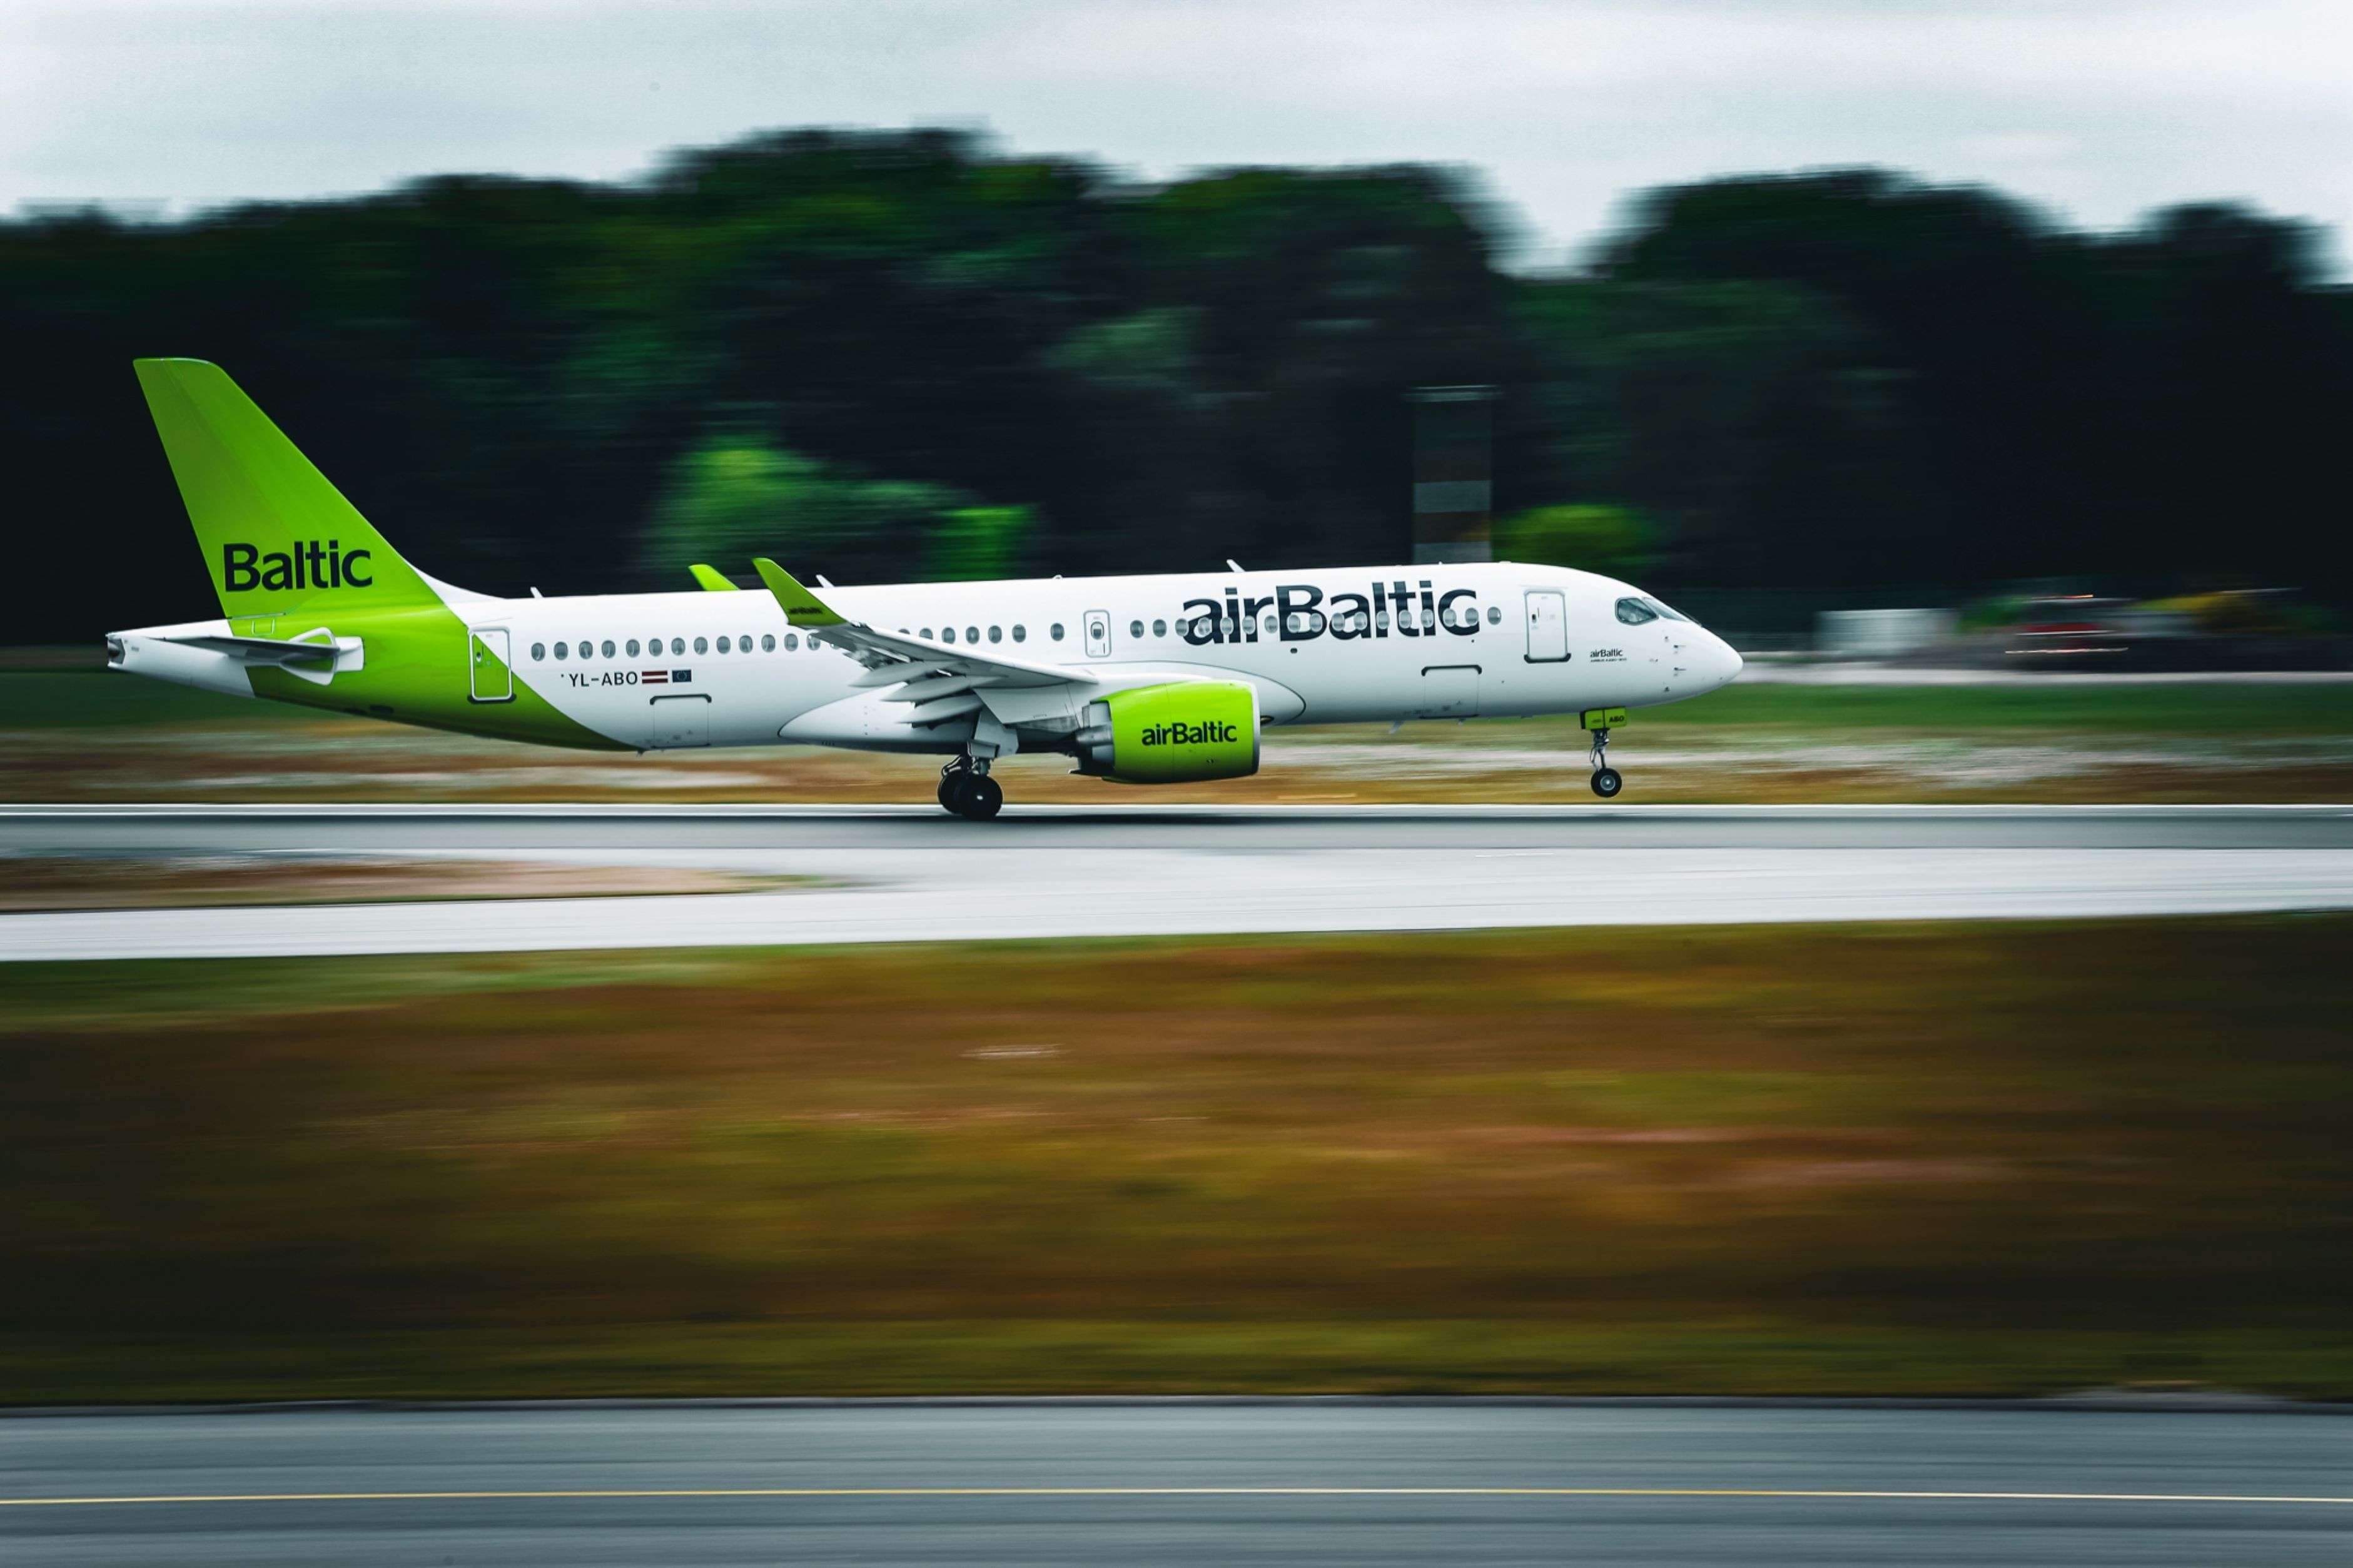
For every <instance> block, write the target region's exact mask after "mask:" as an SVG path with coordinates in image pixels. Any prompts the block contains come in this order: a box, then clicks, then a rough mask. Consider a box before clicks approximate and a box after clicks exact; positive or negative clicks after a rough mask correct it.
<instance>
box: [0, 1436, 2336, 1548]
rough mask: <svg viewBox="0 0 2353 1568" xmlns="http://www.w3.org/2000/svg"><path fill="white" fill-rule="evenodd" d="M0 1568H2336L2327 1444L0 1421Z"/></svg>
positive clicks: (2183, 1439)
mask: <svg viewBox="0 0 2353 1568" xmlns="http://www.w3.org/2000/svg"><path fill="white" fill-rule="evenodd" d="M0 1497H4V1498H5V1500H0V1557H5V1560H6V1561H7V1562H8V1563H11V1564H13V1565H16V1568H46V1565H49V1564H76V1565H79V1564H87V1563H181V1564H211V1563H221V1564H228V1563H236V1564H268V1563H326V1562H333V1563H354V1564H374V1563H385V1564H393V1563H399V1564H409V1563H499V1564H503V1565H509V1568H513V1565H520V1564H537V1563H548V1564H601V1563H693V1564H702V1563H868V1564H872V1563H1122V1564H1125V1565H1128V1568H1140V1565H1145V1564H1156V1563H1228V1564H1240V1563H1274V1562H1282V1563H1350V1564H1356V1563H1559V1562H1563V1561H1576V1562H1581V1563H1652V1564H1663V1563H1874V1564H1877V1563H1893V1562H1904V1563H2005V1564H2039V1563H2050V1564H2062V1563H2064V1564H2069V1565H2074V1568H2080V1565H2082V1564H2102V1563H2131V1564H2163V1563H2200V1564H2211V1563H2266V1564H2295V1563H2329V1564H2339V1563H2344V1562H2346V1561H2347V1560H2348V1552H2353V1416H2348V1415H2341V1414H2327V1413H2311V1412H2268V1411H2249V1412H2236V1411H2219V1412H2202V1413H2201V1412H2190V1411H2178V1410H2168V1411H2156V1412H2151V1411H2118V1410H2113V1409H2095V1408H2086V1409H2068V1408H2063V1407H2042V1408H2036V1407H2021V1406H2010V1407H1991V1408H1967V1407H1961V1408H1952V1407H1946V1408H1938V1407H1928V1408H1916V1407H1913V1408H1906V1407H1887V1406H1849V1407H1842V1408H1810V1407H1804V1406H1788V1405H1746V1406H1714V1405H1687V1404H1674V1403H1660V1404H1652V1403H1641V1402H1628V1403H1624V1404H1599V1405H1554V1404H1508V1403H1497V1404H1486V1403H1478V1402H1465V1403H1454V1404H1441V1403H1413V1402H1398V1403H1382V1402H1352V1401H1341V1402H1330V1403H1319V1402H1314V1401H1307V1402H1288V1403H1286V1402H1271V1403H1240V1402H1237V1403H1222V1402H1206V1403H1198V1404H1194V1403H1183V1402H1175V1403H1151V1402H1143V1403H1121V1402H1105V1403H1076V1404H1061V1403H1041V1404H1030V1405H1022V1404H1011V1405H1008V1404H986V1403H981V1404H965V1405H959V1404H944V1405H921V1404H918V1405H803V1406H784V1407H776V1406H760V1405H684V1406H652V1407H597V1406H576V1405H575V1406H565V1405H552V1406H522V1407H507V1408H496V1407H493V1408H480V1409H452V1408H447V1407H442V1408H417V1409H375V1410H370V1409H340V1408H310V1409H302V1408H291V1409H276V1410H258V1411H248V1412H242V1413H232V1414H109V1415H34V1416H19V1417H16V1418H12V1419H5V1420H0Z"/></svg>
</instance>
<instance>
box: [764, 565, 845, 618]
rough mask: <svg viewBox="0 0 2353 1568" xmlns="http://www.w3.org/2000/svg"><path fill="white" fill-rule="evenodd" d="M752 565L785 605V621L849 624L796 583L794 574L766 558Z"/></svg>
mask: <svg viewBox="0 0 2353 1568" xmlns="http://www.w3.org/2000/svg"><path fill="white" fill-rule="evenodd" d="M752 566H753V569H754V571H756V572H758V573H759V574H760V581H761V582H763V583H765V584H767V585H768V592H769V593H771V594H774V595H776V603H777V604H779V605H783V606H784V609H785V619H786V621H788V622H790V623H791V624H792V625H794V626H841V625H844V624H845V623H844V622H843V620H842V618H841V617H840V616H838V615H835V614H834V613H833V609H832V607H831V606H830V605H828V604H827V603H826V602H825V601H824V600H822V599H820V598H818V596H817V595H815V594H812V593H810V592H809V591H808V590H807V588H804V587H802V586H801V585H800V584H798V583H797V582H795V581H794V580H793V574H791V573H789V572H787V571H786V570H785V569H784V568H783V567H781V566H779V565H777V564H776V563H775V562H773V561H771V560H769V559H768V558H767V557H766V556H765V555H762V556H757V557H754V560H753V562H752Z"/></svg>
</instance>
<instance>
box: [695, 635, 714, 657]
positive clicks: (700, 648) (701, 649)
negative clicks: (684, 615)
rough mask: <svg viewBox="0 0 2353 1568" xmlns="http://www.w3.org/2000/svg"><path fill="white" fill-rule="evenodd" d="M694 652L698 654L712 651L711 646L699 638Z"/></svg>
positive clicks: (696, 640) (696, 639)
mask: <svg viewBox="0 0 2353 1568" xmlns="http://www.w3.org/2000/svg"><path fill="white" fill-rule="evenodd" d="M694 651H695V652H697V653H708V652H710V651H711V645H710V644H709V643H707V642H705V641H703V639H702V638H701V637H697V638H695V639H694Z"/></svg>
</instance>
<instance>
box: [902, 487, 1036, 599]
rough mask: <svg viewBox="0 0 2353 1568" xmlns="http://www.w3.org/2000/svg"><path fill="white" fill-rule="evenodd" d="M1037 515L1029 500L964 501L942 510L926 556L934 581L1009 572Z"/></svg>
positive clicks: (1014, 568)
mask: <svg viewBox="0 0 2353 1568" xmlns="http://www.w3.org/2000/svg"><path fill="white" fill-rule="evenodd" d="M1036 521H1037V519H1036V516H1035V514H1033V513H1032V512H1031V511H1030V510H1029V508H1028V507H1026V506H965V507H957V508H955V510H951V511H946V512H943V513H941V514H940V519H939V521H938V523H937V524H935V525H934V528H933V530H932V539H931V547H930V549H929V550H928V551H927V552H925V554H924V558H923V565H924V576H925V577H927V578H928V579H929V580H931V581H932V582H934V583H950V582H962V583H969V582H981V581H986V580H987V579H989V578H994V577H1010V576H1013V575H1014V574H1016V572H1017V571H1018V568H1019V566H1020V563H1021V555H1022V550H1023V547H1024V546H1026V545H1027V544H1028V543H1029V535H1030V531H1031V527H1032V525H1033V524H1034V523H1035V522H1036Z"/></svg>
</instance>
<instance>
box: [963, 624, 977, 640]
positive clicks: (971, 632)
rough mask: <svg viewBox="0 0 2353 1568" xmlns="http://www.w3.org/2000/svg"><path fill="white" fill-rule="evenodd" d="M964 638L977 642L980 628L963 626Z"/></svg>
mask: <svg viewBox="0 0 2353 1568" xmlns="http://www.w3.org/2000/svg"><path fill="white" fill-rule="evenodd" d="M964 640H965V641H966V642H974V643H976V642H978V641H979V640H980V628H979V627H978V626H966V627H965V629H964Z"/></svg>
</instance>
